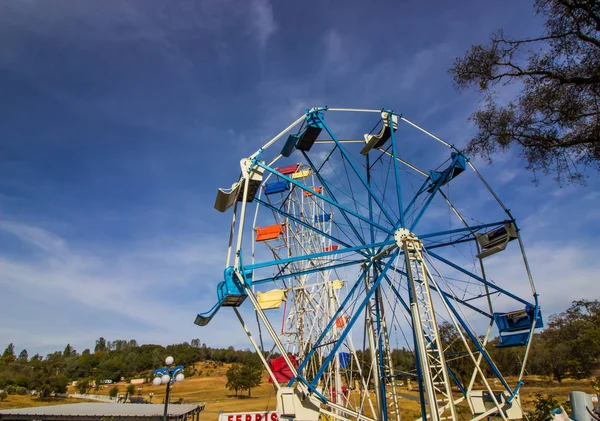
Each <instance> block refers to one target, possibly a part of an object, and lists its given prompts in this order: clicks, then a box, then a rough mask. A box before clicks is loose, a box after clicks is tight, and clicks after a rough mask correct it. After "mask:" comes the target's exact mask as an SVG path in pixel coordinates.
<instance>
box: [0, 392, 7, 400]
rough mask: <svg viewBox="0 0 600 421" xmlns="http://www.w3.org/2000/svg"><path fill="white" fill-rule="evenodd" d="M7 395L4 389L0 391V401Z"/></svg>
mask: <svg viewBox="0 0 600 421" xmlns="http://www.w3.org/2000/svg"><path fill="white" fill-rule="evenodd" d="M7 397H8V393H6V392H5V391H4V390H2V391H0V401H3V400H4V399H6V398H7Z"/></svg>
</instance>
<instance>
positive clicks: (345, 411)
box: [195, 107, 542, 421]
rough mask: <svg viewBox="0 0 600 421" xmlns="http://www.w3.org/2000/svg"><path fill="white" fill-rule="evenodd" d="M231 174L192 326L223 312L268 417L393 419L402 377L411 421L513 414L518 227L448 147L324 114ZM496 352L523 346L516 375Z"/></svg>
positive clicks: (519, 289)
mask: <svg viewBox="0 0 600 421" xmlns="http://www.w3.org/2000/svg"><path fill="white" fill-rule="evenodd" d="M240 166H241V175H240V177H239V179H238V180H237V181H236V182H235V183H234V184H233V185H232V186H231V188H229V189H219V191H218V194H217V198H216V201H215V208H216V209H217V210H219V211H220V212H228V211H230V209H231V208H233V209H232V213H233V216H232V223H231V231H230V233H229V245H228V251H227V256H226V265H225V271H224V280H223V281H222V282H220V283H219V284H218V286H217V297H218V301H217V303H216V304H215V306H214V307H213V308H212V309H211V310H209V311H208V312H205V313H200V314H198V316H197V317H196V321H195V323H196V324H198V325H200V326H204V325H206V324H207V323H208V322H210V320H211V319H212V318H213V317H215V315H216V314H217V311H218V310H219V309H220V307H233V309H234V311H235V313H236V315H237V316H238V318H239V320H240V322H241V324H242V326H243V328H244V330H245V332H246V333H247V335H248V338H249V339H250V341H251V343H252V345H253V346H254V347H255V349H256V351H257V352H258V354H259V356H260V357H261V359H262V360H263V363H264V365H265V368H266V369H267V371H268V372H269V375H270V378H271V381H272V382H273V384H274V386H275V388H276V389H277V407H278V412H279V415H280V417H282V418H289V419H302V420H305V419H306V420H317V419H319V418H320V417H323V416H325V417H333V418H337V419H342V420H346V419H356V420H358V419H361V420H382V421H383V420H388V419H393V420H397V421H399V420H400V419H401V413H402V392H401V388H400V384H401V382H402V380H403V379H404V378H405V377H407V376H414V378H415V381H416V382H417V384H418V386H419V396H418V400H419V402H420V412H421V419H423V420H425V419H427V418H431V419H432V420H436V421H438V420H443V419H452V420H455V419H459V418H461V419H473V420H477V419H481V418H485V417H490V416H494V417H499V418H503V419H505V420H508V419H519V418H522V416H523V414H522V411H521V408H520V401H519V389H520V387H521V385H522V384H523V375H524V372H525V364H526V361H527V357H528V352H529V348H530V346H531V339H532V337H533V334H534V331H535V329H536V328H539V327H542V318H541V312H540V308H539V304H538V296H537V293H536V290H535V287H534V284H533V279H532V276H531V273H530V270H529V266H528V263H527V258H526V255H525V250H524V247H523V243H522V241H521V237H520V235H519V229H518V227H517V224H516V221H515V219H514V218H513V217H512V215H511V213H510V211H509V210H508V209H507V208H506V207H505V206H504V204H503V203H502V201H501V200H500V199H499V197H498V196H497V195H496V193H495V192H494V191H493V190H492V189H491V187H490V186H489V184H488V183H487V182H486V181H485V180H484V179H483V177H482V176H481V174H480V173H479V172H478V171H477V170H476V168H475V167H474V166H473V164H472V163H471V162H470V161H469V160H468V158H467V157H466V156H465V155H464V154H463V153H462V152H461V151H460V150H458V149H457V148H455V147H453V146H452V145H450V144H449V143H447V142H445V141H444V140H442V139H440V138H439V137H437V136H435V135H433V134H432V133H430V132H428V131H426V130H425V129H423V128H421V127H420V126H418V125H416V124H415V123H413V122H411V121H409V120H408V119H406V118H405V117H403V116H402V115H400V114H398V113H395V112H393V111H391V110H363V109H360V110H358V109H341V108H327V107H325V108H313V109H310V110H307V111H306V113H305V115H303V116H301V117H300V118H299V119H298V120H296V121H295V122H293V123H292V124H291V125H290V126H288V127H287V128H285V129H284V130H283V131H282V132H281V133H279V134H278V135H277V136H275V137H274V138H273V139H272V140H270V141H269V142H267V143H266V144H265V145H264V146H263V147H261V148H260V149H258V151H256V152H255V153H254V154H253V155H251V156H250V157H248V158H243V159H241V161H240ZM246 300H248V301H249V302H250V303H251V305H252V307H253V310H254V312H255V314H256V320H254V318H252V320H248V318H246V319H247V320H245V319H244V317H243V316H242V314H241V312H240V311H239V310H238V307H239V306H241V305H242V303H244V302H245V301H246ZM495 337H497V338H495ZM494 347H521V350H522V355H521V358H520V364H521V370H520V375H519V376H518V377H517V378H516V379H511V381H509V380H508V379H507V378H506V377H505V376H503V374H502V373H501V372H500V370H499V369H498V366H497V365H496V364H495V363H494V360H493V358H492V353H493V352H492V349H493V348H494ZM400 348H404V349H409V350H411V351H412V352H413V353H414V360H415V367H414V370H407V369H406V367H398V364H397V362H396V361H395V360H394V352H395V350H397V349H400ZM270 355H272V356H273V358H271V357H270ZM407 371H408V372H407Z"/></svg>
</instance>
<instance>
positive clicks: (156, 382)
mask: <svg viewBox="0 0 600 421" xmlns="http://www.w3.org/2000/svg"><path fill="white" fill-rule="evenodd" d="M152 384H153V385H154V386H160V385H161V384H162V379H161V378H160V377H155V378H154V380H152Z"/></svg>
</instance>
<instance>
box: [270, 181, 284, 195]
mask: <svg viewBox="0 0 600 421" xmlns="http://www.w3.org/2000/svg"><path fill="white" fill-rule="evenodd" d="M289 189H290V186H289V184H288V182H287V181H278V182H277V183H267V184H266V185H265V194H266V195H270V194H276V193H283V192H284V191H287V190H289Z"/></svg>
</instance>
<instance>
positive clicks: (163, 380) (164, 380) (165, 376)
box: [160, 374, 171, 384]
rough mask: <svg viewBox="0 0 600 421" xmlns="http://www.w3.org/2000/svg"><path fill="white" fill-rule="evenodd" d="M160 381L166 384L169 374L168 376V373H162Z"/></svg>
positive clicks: (169, 378) (169, 377)
mask: <svg viewBox="0 0 600 421" xmlns="http://www.w3.org/2000/svg"><path fill="white" fill-rule="evenodd" d="M160 381H161V382H162V384H167V383H169V382H170V381H171V376H169V375H168V374H164V375H163V376H162V377H161V378H160Z"/></svg>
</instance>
